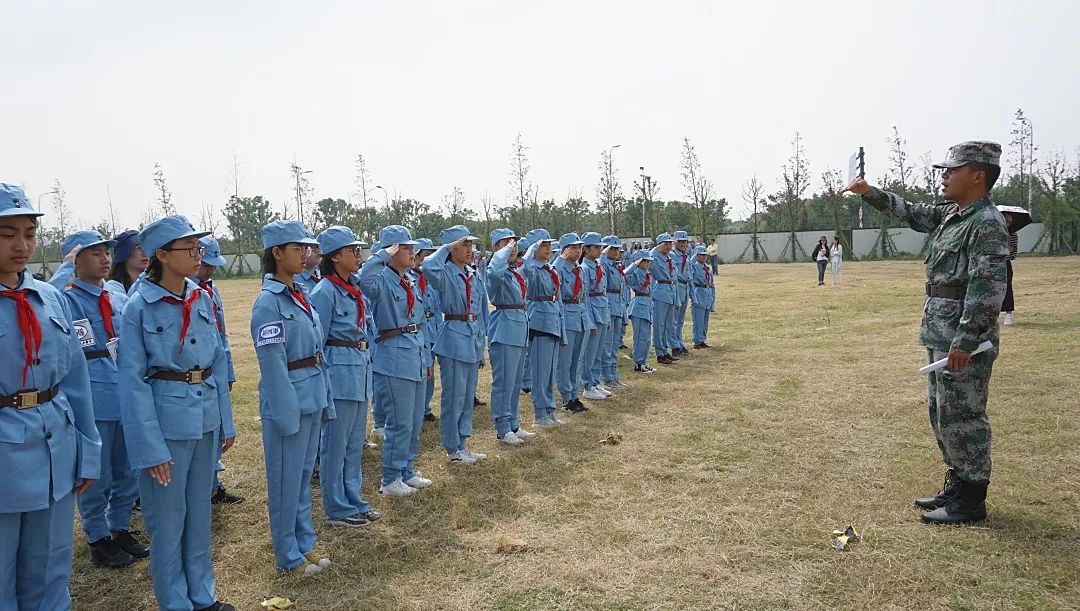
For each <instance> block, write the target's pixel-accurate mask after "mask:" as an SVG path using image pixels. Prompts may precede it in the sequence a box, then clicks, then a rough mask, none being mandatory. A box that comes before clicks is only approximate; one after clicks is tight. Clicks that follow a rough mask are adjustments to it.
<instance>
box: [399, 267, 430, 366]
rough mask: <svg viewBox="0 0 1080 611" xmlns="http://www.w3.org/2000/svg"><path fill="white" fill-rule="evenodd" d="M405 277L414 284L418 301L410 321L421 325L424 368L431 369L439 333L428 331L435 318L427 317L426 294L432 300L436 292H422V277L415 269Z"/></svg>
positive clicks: (407, 271)
mask: <svg viewBox="0 0 1080 611" xmlns="http://www.w3.org/2000/svg"><path fill="white" fill-rule="evenodd" d="M405 275H406V276H408V277H409V281H410V282H412V288H413V295H414V296H415V299H416V305H415V306H414V307H413V315H412V318H411V319H409V320H410V321H411V322H413V323H415V324H418V325H420V336H421V337H422V338H423V340H424V341H422V342H421V343H420V345H421V346H422V347H423V355H424V367H425V368H426V367H431V366H432V365H434V364H435V356H434V355H433V354H432V352H431V349H432V347H433V346H434V345H435V338H436V337H438V333H435V332H429V331H428V325H430V324H431V323H432V322H434V321H435V318H434V316H432V317H430V318H429V317H428V315H427V313H428V308H427V304H426V303H425V293H426V294H427V297H429V298H430V297H431V296H433V295H435V294H436V292H435V291H432V290H426V291H421V290H420V278H421V277H422V276H421V274H420V272H419V271H417V270H416V269H415V268H410V269H407V270H405ZM429 337H430V338H431V340H430V342H429V340H428V338H429Z"/></svg>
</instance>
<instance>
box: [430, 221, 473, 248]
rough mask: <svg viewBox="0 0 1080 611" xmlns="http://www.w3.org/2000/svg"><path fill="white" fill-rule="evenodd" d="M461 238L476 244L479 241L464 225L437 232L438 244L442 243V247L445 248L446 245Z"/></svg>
mask: <svg viewBox="0 0 1080 611" xmlns="http://www.w3.org/2000/svg"><path fill="white" fill-rule="evenodd" d="M461 238H466V239H469V240H472V241H473V242H476V241H478V240H479V239H480V238H478V237H476V236H474V235H473V234H472V233H470V232H469V228H468V227H466V226H465V225H454V226H453V227H450V228H447V229H443V230H442V231H440V232H439V242H440V243H442V245H443V246H446V245H447V244H450V243H452V242H457V241H458V240H460V239H461Z"/></svg>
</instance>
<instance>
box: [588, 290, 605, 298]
mask: <svg viewBox="0 0 1080 611" xmlns="http://www.w3.org/2000/svg"><path fill="white" fill-rule="evenodd" d="M589 297H607V293H605V292H604V291H589Z"/></svg>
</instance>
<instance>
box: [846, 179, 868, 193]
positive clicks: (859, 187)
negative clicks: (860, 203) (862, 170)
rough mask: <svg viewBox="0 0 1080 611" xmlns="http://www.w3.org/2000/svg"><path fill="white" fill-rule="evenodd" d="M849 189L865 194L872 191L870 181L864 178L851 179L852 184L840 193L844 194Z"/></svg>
mask: <svg viewBox="0 0 1080 611" xmlns="http://www.w3.org/2000/svg"><path fill="white" fill-rule="evenodd" d="M848 191H851V192H852V193H854V194H855V195H865V194H867V193H869V192H870V183H868V182H866V180H865V179H863V178H856V179H855V180H853V181H851V184H850V185H848V186H846V187H844V189H843V190H842V191H840V194H841V195H843V194H844V193H847V192H848Z"/></svg>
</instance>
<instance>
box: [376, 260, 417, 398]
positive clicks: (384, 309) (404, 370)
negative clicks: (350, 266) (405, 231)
mask: <svg viewBox="0 0 1080 611" xmlns="http://www.w3.org/2000/svg"><path fill="white" fill-rule="evenodd" d="M389 260H390V255H389V253H387V252H386V251H385V250H380V251H379V252H377V253H375V254H374V255H372V256H371V258H369V259H368V260H367V261H364V266H363V267H361V268H360V290H361V291H363V292H364V296H365V297H367V298H368V300H369V302H370V304H371V318H372V320H373V321H374V323H375V324H374V326H373V328H372V335H375V336H376V337H378V335H379V334H380V333H382V332H383V331H388V330H390V329H398V328H401V327H405V326H408V325H409V324H411V319H410V317H409V315H408V301H407V298H406V292H405V288H404V287H402V286H401V276H398V275H397V272H395V271H394V270H393V269H392V268H390V267H388V266H387V265H386V263H387V262H388V261H389ZM421 307H422V306H421V304H420V303H415V304H414V306H413V308H414V310H415V308H421ZM423 342H424V337H423V335H422V334H421V333H402V334H401V335H397V336H394V337H390V338H387V339H386V340H384V341H382V342H379V343H378V344H377V347H376V348H375V353H374V354H373V355H372V361H371V363H372V370H373V371H374V372H375V373H378V374H381V375H385V376H390V377H394V378H402V379H405V380H413V381H416V382H419V381H421V380H424V379H426V376H427V371H426V368H425V367H424V354H423V352H424V346H423Z"/></svg>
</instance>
